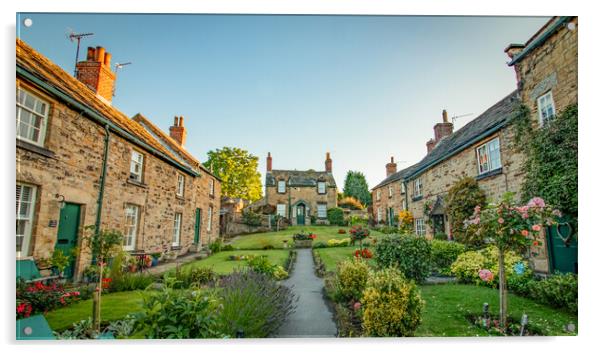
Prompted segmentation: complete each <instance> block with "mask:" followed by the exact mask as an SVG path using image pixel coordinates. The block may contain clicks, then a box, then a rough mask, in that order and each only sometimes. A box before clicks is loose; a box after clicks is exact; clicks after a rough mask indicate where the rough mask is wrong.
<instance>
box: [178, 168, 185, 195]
mask: <svg viewBox="0 0 602 353" xmlns="http://www.w3.org/2000/svg"><path fill="white" fill-rule="evenodd" d="M184 181H185V179H184V175H182V174H180V173H178V187H177V189H176V195H178V196H184Z"/></svg>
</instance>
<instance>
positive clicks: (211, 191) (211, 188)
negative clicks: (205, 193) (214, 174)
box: [209, 179, 215, 196]
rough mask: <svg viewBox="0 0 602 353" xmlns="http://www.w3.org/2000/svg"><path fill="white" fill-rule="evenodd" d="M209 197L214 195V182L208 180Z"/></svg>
mask: <svg viewBox="0 0 602 353" xmlns="http://www.w3.org/2000/svg"><path fill="white" fill-rule="evenodd" d="M209 195H211V196H213V195H215V180H213V179H209Z"/></svg>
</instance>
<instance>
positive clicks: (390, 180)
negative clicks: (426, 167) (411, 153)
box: [372, 165, 416, 190]
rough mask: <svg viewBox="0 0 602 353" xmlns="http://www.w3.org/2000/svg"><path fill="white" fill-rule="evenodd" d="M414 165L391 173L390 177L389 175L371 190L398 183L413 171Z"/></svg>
mask: <svg viewBox="0 0 602 353" xmlns="http://www.w3.org/2000/svg"><path fill="white" fill-rule="evenodd" d="M415 166H416V165H413V166H410V167H407V168H405V169H402V170H400V171H398V172H396V173H393V174H391V175H389V176H388V177H386V178H385V179H384V180H383V181H381V182H380V183H379V184H378V185H376V186H375V187H373V188H372V190H375V189H378V188H380V187H383V186H385V185H387V184H391V183H393V182H396V181H399V180H402V179H404V178H405V177H406V176H407V175H409V174H411V173H412V172H413V171H414V169H415Z"/></svg>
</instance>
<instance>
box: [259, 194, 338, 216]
mask: <svg viewBox="0 0 602 353" xmlns="http://www.w3.org/2000/svg"><path fill="white" fill-rule="evenodd" d="M266 197H267V202H268V203H269V204H270V205H274V206H276V205H277V204H285V205H286V214H287V218H288V215H289V214H290V215H291V224H293V225H296V224H297V216H296V215H297V212H296V211H297V209H296V207H295V205H296V204H297V202H299V201H305V202H306V203H307V205H306V206H307V208H306V210H305V224H306V225H309V224H311V216H315V217H316V218H317V217H318V204H319V203H325V204H326V209H327V210H328V209H330V208H333V207H336V206H337V189H336V186H335V187H333V186H328V187H327V188H326V194H319V193H318V189H317V187H312V186H288V185H287V187H286V192H285V193H283V194H281V193H278V189H277V187H276V186H268V187H266ZM289 201H290V203H289ZM289 205H290V206H291V210H290V213H289ZM316 221H317V223H326V222H327V220H325V219H317V220H316Z"/></svg>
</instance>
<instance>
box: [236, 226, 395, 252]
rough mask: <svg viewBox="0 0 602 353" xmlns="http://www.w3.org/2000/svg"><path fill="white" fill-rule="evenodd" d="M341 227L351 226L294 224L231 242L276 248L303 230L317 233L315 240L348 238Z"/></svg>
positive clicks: (240, 237) (371, 232)
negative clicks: (286, 227) (340, 230)
mask: <svg viewBox="0 0 602 353" xmlns="http://www.w3.org/2000/svg"><path fill="white" fill-rule="evenodd" d="M339 229H345V230H346V231H347V232H348V231H349V229H350V227H338V226H293V227H288V229H286V230H282V231H279V232H267V233H256V234H248V235H240V236H238V237H236V238H234V239H233V240H232V241H231V242H230V244H231V245H232V246H233V247H234V248H235V249H263V247H264V246H268V245H271V246H273V247H274V248H282V247H283V244H284V242H283V240H288V244H289V245H291V246H292V244H293V234H295V233H299V232H301V231H302V230H303V231H305V232H306V233H314V234H316V236H317V237H316V239H315V240H314V242H318V241H322V242H327V241H328V240H329V239H343V238H348V237H349V234H348V233H347V234H338V231H339ZM370 235H371V236H375V237H377V238H378V237H379V236H382V235H383V234H382V233H380V232H377V231H374V230H371V231H370Z"/></svg>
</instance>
